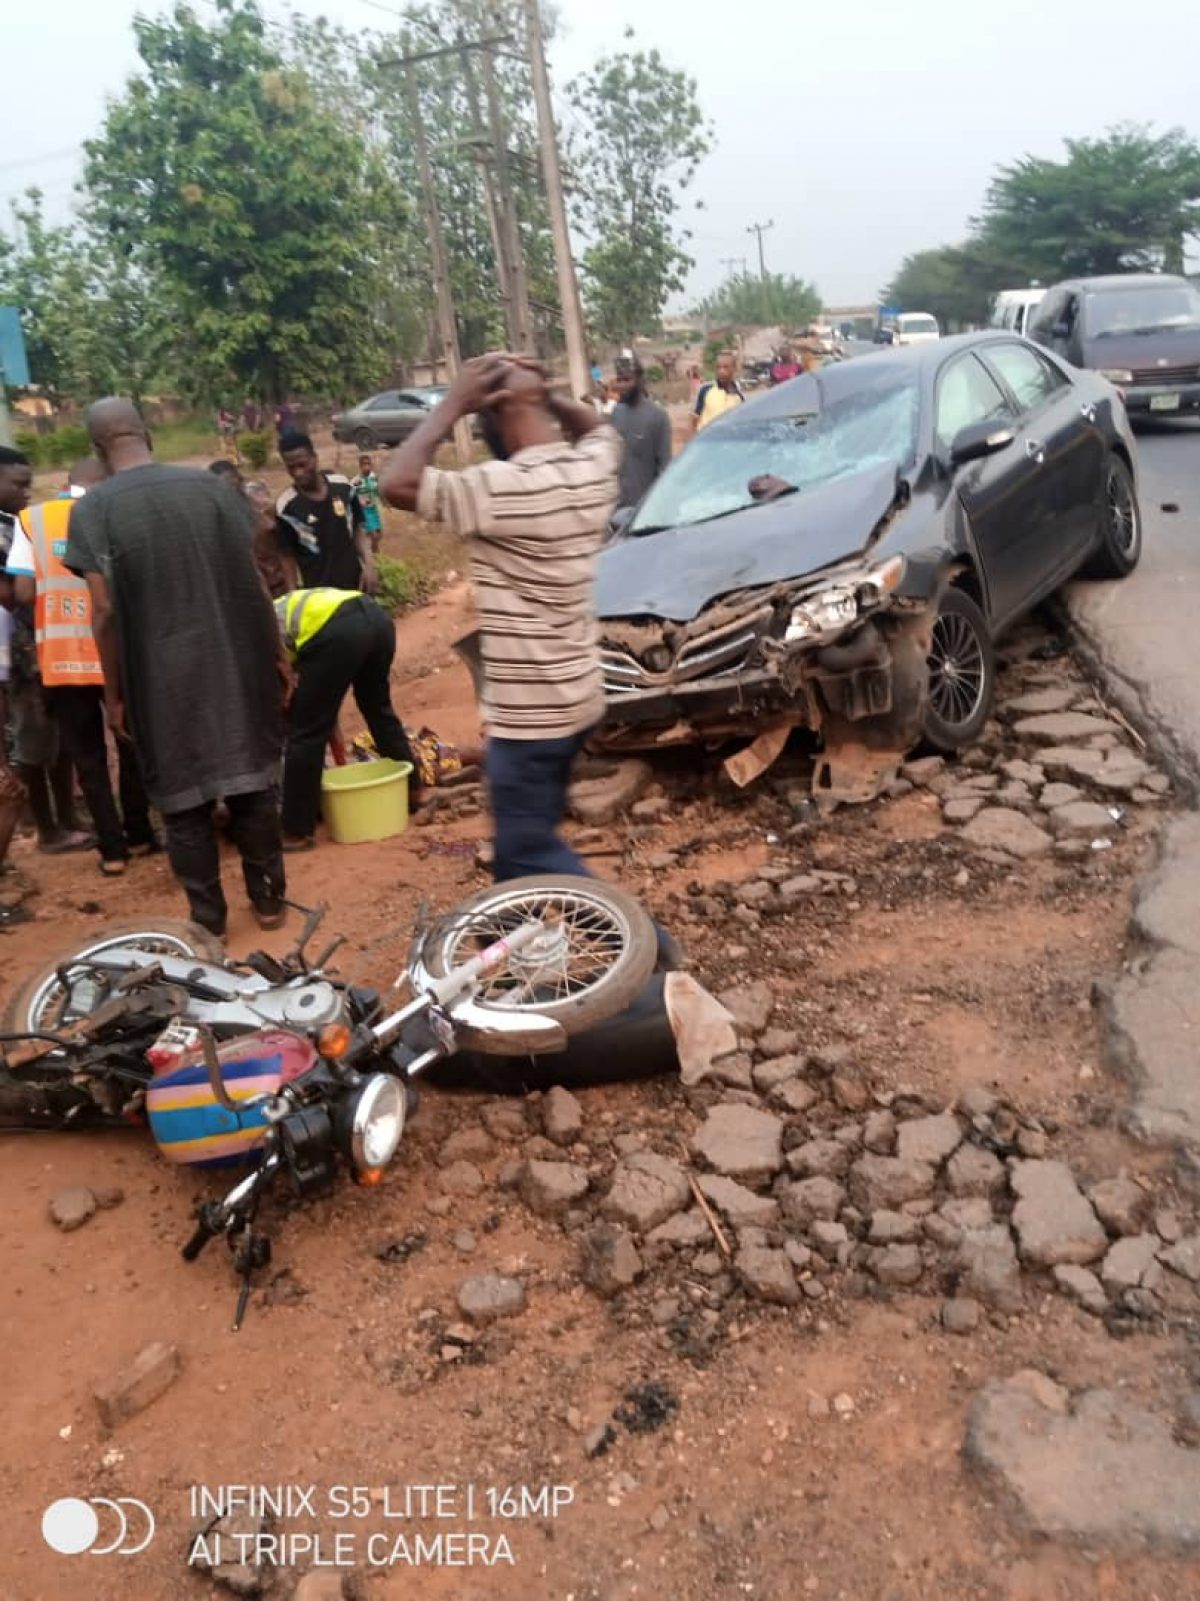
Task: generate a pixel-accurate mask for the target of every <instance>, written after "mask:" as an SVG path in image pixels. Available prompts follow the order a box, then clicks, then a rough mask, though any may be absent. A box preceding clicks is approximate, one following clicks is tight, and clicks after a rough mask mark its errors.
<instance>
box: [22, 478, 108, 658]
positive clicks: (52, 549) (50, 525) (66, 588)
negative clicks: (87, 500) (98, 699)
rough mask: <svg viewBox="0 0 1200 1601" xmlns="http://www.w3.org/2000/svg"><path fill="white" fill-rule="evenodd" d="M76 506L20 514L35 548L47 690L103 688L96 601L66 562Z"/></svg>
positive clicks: (57, 504)
mask: <svg viewBox="0 0 1200 1601" xmlns="http://www.w3.org/2000/svg"><path fill="white" fill-rule="evenodd" d="M74 504H75V503H74V501H72V500H47V501H45V502H43V503H42V505H40V506H30V507H29V508H28V509H27V510H26V511H23V512H22V513H21V523H22V525H23V527H24V529H25V532H26V533H27V534H28V535H29V543H30V544H31V545H32V546H33V571H34V581H35V583H36V584H37V597H36V601H35V604H34V614H33V626H34V635H35V637H36V639H37V658H38V672H39V673H40V674H41V679H42V683H43V684H45V685H46V686H47V687H48V688H54V687H58V686H61V685H63V684H102V683H103V682H104V673H103V671H102V669H101V667H100V653H99V651H98V650H97V649H96V641H95V639H94V638H93V637H92V597H91V595H90V594H89V593H88V587H87V584H86V583H85V582H84V580H83V579H82V578H76V577H75V574H74V573H71V572H68V571H67V569H66V568H65V567H64V566H63V562H62V559H63V556H64V555H65V554H66V549H67V524H68V523H69V522H70V519H71V507H72V506H73V505H74Z"/></svg>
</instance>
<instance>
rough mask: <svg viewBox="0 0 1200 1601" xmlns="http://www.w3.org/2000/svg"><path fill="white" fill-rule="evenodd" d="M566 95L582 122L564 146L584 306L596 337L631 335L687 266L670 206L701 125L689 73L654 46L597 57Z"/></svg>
mask: <svg viewBox="0 0 1200 1601" xmlns="http://www.w3.org/2000/svg"><path fill="white" fill-rule="evenodd" d="M567 96H568V99H569V101H570V104H571V105H572V106H573V108H574V109H575V111H576V113H577V114H578V116H579V118H580V120H581V122H582V124H583V125H584V127H585V128H586V133H585V134H584V135H581V136H578V137H575V138H573V139H572V140H571V142H570V153H571V162H572V167H573V175H574V182H575V213H576V220H577V222H578V223H579V225H580V226H581V228H582V229H583V231H584V233H585V235H586V236H587V238H588V239H589V240H590V241H591V243H590V244H589V245H588V247H587V249H586V250H585V251H584V255H583V276H584V289H585V294H586V298H587V305H588V311H589V313H590V316H591V320H592V323H593V325H594V327H595V329H596V332H597V333H598V334H600V335H601V336H602V337H604V338H608V339H631V338H632V337H633V336H634V335H635V334H638V333H650V332H653V331H654V329H655V328H657V326H658V324H659V322H660V321H661V319H662V313H663V308H664V307H665V305H666V302H667V297H668V296H669V295H671V294H673V293H676V292H678V291H679V290H681V289H682V288H683V285H684V281H685V277H686V273H687V270H688V268H689V267H690V266H691V265H692V259H691V257H690V256H689V255H688V253H687V250H686V249H685V243H686V241H687V239H689V238H690V233H689V232H688V231H687V230H685V229H682V228H681V227H680V226H679V223H678V221H677V214H678V211H679V208H680V204H681V196H682V194H683V191H684V190H686V188H687V187H688V185H689V184H690V183H691V181H692V179H693V178H694V176H695V173H696V168H697V167H698V165H699V163H700V161H701V160H702V159H703V157H704V156H705V155H706V154H707V152H708V150H709V148H710V144H711V138H710V129H709V126H708V124H707V123H706V121H705V118H704V114H703V112H702V110H701V108H700V104H699V101H698V99H697V95H696V84H695V81H694V79H692V78H689V77H688V76H687V74H686V73H683V72H679V71H676V70H675V69H673V68H671V67H669V66H668V65H667V64H666V62H665V61H664V60H663V58H662V57H661V56H660V55H659V53H658V51H657V50H651V51H643V50H636V51H630V52H625V53H622V54H618V55H611V56H604V57H602V58H601V59H600V60H599V61H598V62H597V63H596V65H595V67H593V68H592V70H591V71H590V72H586V73H584V74H582V76H580V77H578V78H576V79H574V80H573V82H572V83H571V84H570V85H569V86H568V89H567Z"/></svg>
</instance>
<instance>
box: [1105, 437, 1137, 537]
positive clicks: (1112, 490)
mask: <svg viewBox="0 0 1200 1601" xmlns="http://www.w3.org/2000/svg"><path fill="white" fill-rule="evenodd" d="M1104 504H1105V513H1106V515H1107V517H1108V532H1109V538H1110V539H1111V540H1112V544H1113V549H1114V550H1117V551H1119V552H1120V553H1121V555H1122V556H1125V557H1126V558H1128V557H1129V556H1131V555H1132V554H1133V552H1134V551H1135V550H1136V549H1137V544H1138V540H1139V539H1140V537H1141V512H1140V511H1139V509H1138V503H1137V496H1136V494H1135V493H1134V488H1133V484H1132V482H1131V481H1130V477H1129V474H1128V473H1127V472H1125V471H1124V470H1123V468H1122V465H1121V464H1120V463H1119V462H1117V461H1116V460H1115V459H1114V461H1113V462H1112V464H1111V465H1110V467H1109V469H1108V481H1107V482H1106V484H1105V486H1104Z"/></svg>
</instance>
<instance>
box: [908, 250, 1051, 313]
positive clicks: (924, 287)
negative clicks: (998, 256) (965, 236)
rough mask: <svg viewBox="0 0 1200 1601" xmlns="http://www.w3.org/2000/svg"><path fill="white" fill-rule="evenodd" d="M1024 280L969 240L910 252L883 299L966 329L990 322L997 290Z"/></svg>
mask: <svg viewBox="0 0 1200 1601" xmlns="http://www.w3.org/2000/svg"><path fill="white" fill-rule="evenodd" d="M1025 281H1027V280H1026V279H1025V278H1024V276H1023V275H1022V273H1021V272H1020V271H1018V270H1015V269H1014V270H1012V271H1010V270H1009V269H1008V268H1007V267H1006V266H1004V265H1002V264H1001V263H999V262H997V261H994V260H992V259H990V258H989V257H988V256H987V254H986V252H985V251H983V250H982V249H981V247H980V246H979V245H978V244H976V243H975V242H974V241H972V240H966V241H964V242H963V243H962V244H961V245H941V246H939V247H938V248H937V249H936V250H918V251H917V252H916V253H915V254H914V255H911V256H906V257H905V258H904V260H903V261H902V262H901V264H900V270H899V272H898V273H897V274H896V276H895V277H894V278H893V279H892V281H891V283H890V284H889V285H888V287H887V288H886V289H885V290H884V291H883V296H882V299H883V304H884V305H887V306H897V307H900V308H902V309H903V310H905V311H928V312H931V313H932V314H933V316H935V317H936V318H937V320H938V321H939V322H940V323H942V324H943V326H949V327H965V326H968V325H970V324H972V323H982V322H986V320H987V316H988V311H989V308H990V306H991V303H992V301H993V300H994V298H995V296H996V294H997V292H998V291H999V290H1001V289H1003V288H1005V287H1006V286H1007V287H1014V286H1015V285H1017V284H1019V283H1021V282H1025Z"/></svg>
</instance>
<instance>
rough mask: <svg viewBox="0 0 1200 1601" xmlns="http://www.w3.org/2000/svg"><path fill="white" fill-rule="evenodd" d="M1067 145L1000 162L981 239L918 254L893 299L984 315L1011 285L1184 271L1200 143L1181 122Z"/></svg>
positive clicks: (1198, 198)
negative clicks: (1053, 156) (1050, 154)
mask: <svg viewBox="0 0 1200 1601" xmlns="http://www.w3.org/2000/svg"><path fill="white" fill-rule="evenodd" d="M1065 150H1066V153H1065V155H1064V156H1063V158H1062V159H1061V160H1058V161H1052V160H1049V159H1047V158H1045V157H1041V156H1023V157H1022V158H1021V159H1020V160H1019V161H1015V162H1012V163H1011V164H1009V165H1008V166H1003V167H1000V168H999V169H998V170H997V172H996V175H995V177H994V178H993V179H992V182H991V184H990V185H989V187H988V191H987V195H986V198H985V201H984V206H983V211H982V214H981V215H980V216H979V217H977V218H976V219H974V221H973V223H972V228H971V233H970V235H969V237H968V238H967V239H965V240H964V241H963V242H962V243H961V244H958V245H943V246H942V247H940V248H939V249H935V250H921V251H918V252H917V253H916V254H915V255H912V256H908V257H906V259H905V260H904V262H903V263H902V264H901V267H900V270H899V272H898V273H897V275H896V277H895V278H894V279H893V281H892V283H891V284H890V285H889V286H888V288H887V289H886V290H884V292H883V299H884V301H885V303H887V304H890V305H902V306H905V307H907V308H908V309H910V310H914V311H915V310H920V311H931V312H933V314H934V315H935V316H937V317H939V318H941V319H943V320H945V321H947V322H950V323H972V322H982V321H984V320H985V318H986V316H987V311H988V306H989V304H990V302H991V300H992V299H993V297H994V296H995V294H996V292H997V291H998V290H1000V289H1004V288H1015V287H1017V286H1019V285H1021V284H1028V283H1030V282H1040V283H1045V284H1050V283H1054V282H1056V281H1057V280H1059V279H1061V278H1073V277H1090V276H1093V275H1096V274H1099V273H1112V272H1133V271H1139V270H1140V271H1147V270H1163V271H1167V272H1181V271H1182V270H1183V260H1184V247H1185V242H1186V241H1187V239H1189V238H1191V237H1194V236H1195V235H1197V234H1198V233H1200V145H1197V144H1196V142H1195V141H1194V140H1192V139H1190V138H1189V137H1188V136H1187V135H1186V134H1185V133H1184V132H1183V130H1182V129H1180V128H1172V129H1168V130H1167V132H1165V133H1155V132H1154V131H1153V130H1152V129H1150V128H1144V127H1135V126H1131V125H1121V126H1118V127H1115V128H1110V129H1109V130H1108V132H1107V133H1105V134H1104V135H1103V136H1102V137H1101V138H1097V139H1068V140H1067V141H1066V147H1065Z"/></svg>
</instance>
